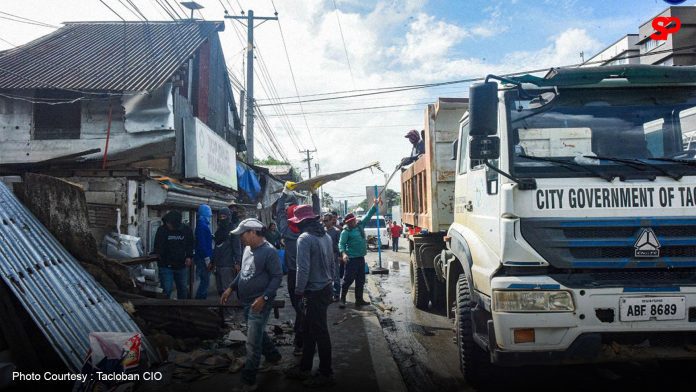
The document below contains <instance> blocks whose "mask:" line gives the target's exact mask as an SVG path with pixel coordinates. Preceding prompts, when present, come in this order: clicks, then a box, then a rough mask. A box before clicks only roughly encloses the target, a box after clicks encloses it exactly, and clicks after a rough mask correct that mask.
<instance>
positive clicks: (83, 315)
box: [0, 182, 157, 372]
mask: <svg viewBox="0 0 696 392" xmlns="http://www.w3.org/2000/svg"><path fill="white" fill-rule="evenodd" d="M0 275H1V277H2V279H3V280H4V281H5V283H6V284H7V285H8V286H9V288H10V289H11V290H12V292H13V293H14V295H15V296H17V299H18V300H19V302H20V303H21V304H22V306H24V309H25V310H26V311H27V313H29V315H30V316H31V318H32V319H33V320H34V322H35V323H36V325H37V326H38V327H39V329H40V330H41V332H42V333H43V334H44V336H46V338H47V339H48V341H49V342H50V343H51V345H52V346H53V347H54V348H55V350H56V352H57V353H58V355H59V356H60V358H61V359H62V360H63V362H65V364H66V365H67V367H68V368H69V369H70V370H71V371H74V372H79V371H80V369H81V368H82V364H83V363H84V359H85V356H86V354H87V350H88V349H89V340H88V338H89V333H90V332H139V333H140V328H138V326H137V325H136V324H135V322H134V321H133V320H132V319H131V318H130V316H129V315H128V313H126V311H125V310H124V309H123V307H122V306H121V305H120V304H119V303H118V302H116V300H114V298H113V297H111V295H109V293H108V292H107V291H106V290H105V289H104V288H103V287H102V286H101V285H99V284H98V283H97V282H96V281H95V280H94V278H93V277H92V276H91V275H90V274H89V273H87V272H86V271H85V270H84V269H83V268H82V267H81V266H80V264H79V263H78V262H77V260H75V258H74V257H72V256H71V255H70V254H69V253H68V252H67V251H66V250H65V249H64V248H63V247H62V246H61V244H60V243H59V242H58V241H57V240H56V239H55V238H54V237H53V236H52V235H51V233H50V232H49V231H48V230H47V229H46V228H45V227H44V226H43V225H42V224H41V223H40V222H39V221H38V219H36V217H34V215H32V213H31V212H30V211H29V210H28V209H27V208H26V207H24V206H23V205H22V204H21V203H20V202H19V201H18V200H17V198H16V197H15V196H14V195H13V194H12V192H10V190H9V189H8V188H7V186H6V185H5V184H4V183H2V182H0ZM144 347H145V350H147V351H148V354H149V357H150V358H152V359H155V358H157V355H156V353H155V352H154V351H153V350H152V348H151V346H150V345H149V343H148V342H147V340H144Z"/></svg>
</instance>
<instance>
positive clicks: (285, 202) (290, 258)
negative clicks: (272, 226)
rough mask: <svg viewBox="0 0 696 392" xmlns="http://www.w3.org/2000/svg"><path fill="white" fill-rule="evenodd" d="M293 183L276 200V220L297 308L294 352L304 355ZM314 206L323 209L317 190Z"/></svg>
mask: <svg viewBox="0 0 696 392" xmlns="http://www.w3.org/2000/svg"><path fill="white" fill-rule="evenodd" d="M290 184H291V183H289V182H286V183H285V187H284V188H283V194H282V195H281V196H280V199H278V201H277V202H276V203H277V204H276V215H275V218H276V219H275V221H276V222H277V223H278V229H279V230H280V235H281V237H282V240H283V243H284V245H285V262H286V265H287V268H288V293H290V302H291V303H292V307H293V309H295V327H294V330H295V341H294V345H295V350H294V351H293V354H294V355H296V356H300V355H302V337H303V334H302V310H301V308H300V307H301V305H300V304H299V302H298V301H297V298H296V297H295V296H294V295H293V293H294V292H295V283H296V279H297V264H296V257H297V237H299V236H300V234H301V233H300V229H299V227H297V225H296V224H295V223H293V222H291V221H290V218H292V217H293V216H294V212H295V209H296V208H297V206H298V203H297V197H296V196H295V194H294V192H293V191H292V190H291V189H290V186H291V185H290ZM312 208H313V209H314V211H316V213H317V214H319V212H320V211H321V206H320V205H319V196H318V195H317V194H316V190H313V191H312Z"/></svg>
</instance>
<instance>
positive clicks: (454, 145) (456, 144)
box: [450, 140, 459, 161]
mask: <svg viewBox="0 0 696 392" xmlns="http://www.w3.org/2000/svg"><path fill="white" fill-rule="evenodd" d="M457 150H459V140H455V141H453V142H452V158H450V159H451V160H453V161H456V160H457Z"/></svg>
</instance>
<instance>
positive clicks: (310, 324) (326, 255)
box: [286, 204, 335, 388]
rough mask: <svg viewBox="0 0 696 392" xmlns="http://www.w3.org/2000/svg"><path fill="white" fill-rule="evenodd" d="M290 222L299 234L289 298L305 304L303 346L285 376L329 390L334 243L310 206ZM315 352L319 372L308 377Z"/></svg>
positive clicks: (331, 375) (309, 385) (330, 381)
mask: <svg viewBox="0 0 696 392" xmlns="http://www.w3.org/2000/svg"><path fill="white" fill-rule="evenodd" d="M290 221H291V222H292V223H295V224H297V226H298V227H299V228H300V231H301V232H302V234H300V236H299V237H298V239H297V282H296V283H297V284H296V286H295V292H294V293H291V295H295V296H296V297H297V298H298V300H301V301H302V303H303V305H304V306H303V308H304V324H303V326H302V332H303V333H304V339H303V343H304V346H303V352H302V360H301V361H300V365H299V366H298V367H295V368H291V369H289V370H288V371H287V372H286V376H287V377H289V378H296V379H301V380H305V382H304V384H305V385H306V386H308V387H312V388H320V387H328V386H331V385H334V377H333V369H332V367H331V337H330V335H329V327H328V323H327V319H326V318H327V309H328V307H329V304H331V299H332V298H331V297H332V296H333V278H334V258H335V253H334V249H333V241H332V240H331V237H330V236H329V234H327V233H326V230H325V228H324V226H322V224H321V223H320V222H319V215H318V214H317V213H316V212H315V211H313V210H312V206H310V205H306V204H305V205H301V206H299V207H297V208H296V209H295V212H294V217H293V218H291V219H290ZM315 349H318V352H319V373H318V374H317V375H315V376H314V377H312V378H310V373H311V370H312V363H313V361H314V352H315Z"/></svg>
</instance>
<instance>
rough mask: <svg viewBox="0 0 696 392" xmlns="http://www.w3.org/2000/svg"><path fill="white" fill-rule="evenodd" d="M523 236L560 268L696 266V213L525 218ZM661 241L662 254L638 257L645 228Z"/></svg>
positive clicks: (522, 223)
mask: <svg viewBox="0 0 696 392" xmlns="http://www.w3.org/2000/svg"><path fill="white" fill-rule="evenodd" d="M520 221H521V222H520V229H521V231H522V236H523V237H524V238H525V240H527V242H529V244H530V245H531V246H532V247H533V248H534V249H535V250H536V251H537V252H539V254H541V255H542V256H543V257H544V258H545V259H546V260H548V262H549V263H550V264H551V265H552V266H554V267H557V268H564V269H565V268H592V269H594V268H674V267H696V219H693V218H681V217H669V218H603V219H600V218H596V219H556V218H544V219H534V218H523V219H521V220H520ZM648 228H649V229H652V230H653V232H654V233H655V235H656V236H657V239H658V241H659V242H660V248H659V257H635V256H636V246H635V245H636V242H637V241H638V238H639V237H640V236H641V233H642V232H643V229H648Z"/></svg>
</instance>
